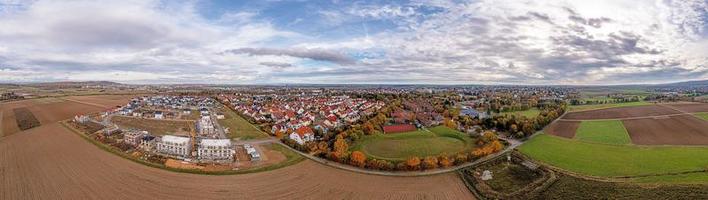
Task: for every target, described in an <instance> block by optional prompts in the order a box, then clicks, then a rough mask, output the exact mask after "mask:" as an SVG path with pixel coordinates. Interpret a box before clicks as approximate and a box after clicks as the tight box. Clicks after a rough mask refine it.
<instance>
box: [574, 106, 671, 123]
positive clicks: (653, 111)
mask: <svg viewBox="0 0 708 200" xmlns="http://www.w3.org/2000/svg"><path fill="white" fill-rule="evenodd" d="M671 114H680V112H679V111H676V110H673V109H671V108H668V107H664V106H657V105H648V106H633V107H619V108H607V109H598V110H589V111H580V112H569V113H567V114H565V116H564V117H563V119H571V120H592V119H620V118H629V117H646V116H657V115H671Z"/></svg>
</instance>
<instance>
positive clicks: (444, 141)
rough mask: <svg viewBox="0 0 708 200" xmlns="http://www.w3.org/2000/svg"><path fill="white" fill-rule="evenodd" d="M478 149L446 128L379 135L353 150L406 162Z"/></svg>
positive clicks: (458, 133) (465, 138)
mask: <svg viewBox="0 0 708 200" xmlns="http://www.w3.org/2000/svg"><path fill="white" fill-rule="evenodd" d="M473 146H474V141H473V139H472V138H469V137H468V136H465V135H464V134H463V133H460V132H457V131H455V130H452V129H450V128H447V127H445V126H437V127H433V128H430V129H429V131H426V130H422V129H421V130H417V131H411V132H405V133H394V134H375V135H370V136H364V137H363V138H361V139H359V140H357V141H356V143H355V144H354V145H352V147H351V148H350V150H352V151H362V152H364V153H365V154H367V156H369V157H371V158H376V159H384V160H390V161H403V160H406V159H408V158H410V157H413V156H418V157H421V158H422V157H425V156H437V155H440V154H442V153H448V154H449V155H452V154H455V153H457V152H460V151H466V150H469V149H471V148H472V147H473Z"/></svg>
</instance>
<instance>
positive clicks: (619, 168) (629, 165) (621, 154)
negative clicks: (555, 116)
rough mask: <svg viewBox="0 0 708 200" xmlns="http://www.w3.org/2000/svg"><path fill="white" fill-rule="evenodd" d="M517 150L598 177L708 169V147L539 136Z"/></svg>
mask: <svg viewBox="0 0 708 200" xmlns="http://www.w3.org/2000/svg"><path fill="white" fill-rule="evenodd" d="M519 150H520V151H521V152H522V153H524V154H525V155H528V156H530V157H531V158H533V159H535V160H538V161H541V162H543V163H546V164H550V165H553V166H556V167H560V168H562V169H565V170H569V171H572V172H576V173H581V174H585V175H591V176H601V177H618V176H640V175H652V174H665V173H676V172H687V171H696V170H704V169H705V166H708V147H687V146H643V145H641V146H640V145H612V144H600V143H588V142H583V141H578V140H573V139H565V138H561V137H556V136H552V135H547V134H541V135H538V136H536V137H534V138H533V139H531V140H529V141H528V142H526V143H525V144H523V145H522V146H520V147H519Z"/></svg>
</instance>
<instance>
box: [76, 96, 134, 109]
mask: <svg viewBox="0 0 708 200" xmlns="http://www.w3.org/2000/svg"><path fill="white" fill-rule="evenodd" d="M136 96H138V95H95V96H72V97H65V99H69V100H74V101H79V102H86V103H91V104H98V105H102V106H105V107H107V108H112V107H115V106H123V105H125V104H127V103H128V102H129V101H130V99H132V98H133V97H136Z"/></svg>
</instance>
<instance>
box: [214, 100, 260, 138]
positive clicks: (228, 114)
mask: <svg viewBox="0 0 708 200" xmlns="http://www.w3.org/2000/svg"><path fill="white" fill-rule="evenodd" d="M221 110H222V111H223V112H224V117H225V118H224V119H220V120H219V124H221V125H222V126H225V127H228V128H229V134H228V137H229V138H240V139H241V140H250V139H261V138H267V137H268V136H267V135H266V134H265V133H263V132H262V131H261V130H259V129H257V128H256V127H254V126H253V125H252V124H251V123H249V122H248V121H247V120H246V119H244V118H243V117H241V116H239V115H238V114H236V113H235V112H234V111H233V110H231V109H229V108H227V107H225V106H224V107H223V108H222V109H221Z"/></svg>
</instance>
